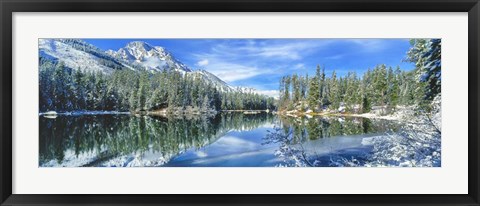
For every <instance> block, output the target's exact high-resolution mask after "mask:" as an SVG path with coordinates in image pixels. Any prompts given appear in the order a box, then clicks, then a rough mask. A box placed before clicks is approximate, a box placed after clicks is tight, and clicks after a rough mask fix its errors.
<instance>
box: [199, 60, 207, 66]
mask: <svg viewBox="0 0 480 206" xmlns="http://www.w3.org/2000/svg"><path fill="white" fill-rule="evenodd" d="M207 65H208V59H203V60H200V61H198V62H197V66H201V67H203V66H207Z"/></svg>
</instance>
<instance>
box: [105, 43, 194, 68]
mask: <svg viewBox="0 0 480 206" xmlns="http://www.w3.org/2000/svg"><path fill="white" fill-rule="evenodd" d="M107 53H108V54H110V55H111V56H113V57H116V58H119V59H122V60H124V61H126V62H128V63H130V64H134V65H139V66H142V67H144V68H146V69H149V70H154V71H162V70H164V69H174V70H175V71H179V72H191V71H192V70H190V69H189V68H188V67H187V65H185V64H183V63H181V62H180V61H178V60H177V59H175V57H173V55H172V54H171V53H170V52H168V51H167V50H166V49H165V48H163V47H159V46H152V45H150V44H148V43H146V42H141V41H133V42H130V43H128V44H127V45H126V46H125V47H123V48H120V49H119V50H118V51H113V50H108V51H107Z"/></svg>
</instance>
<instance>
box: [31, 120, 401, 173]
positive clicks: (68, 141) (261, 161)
mask: <svg viewBox="0 0 480 206" xmlns="http://www.w3.org/2000/svg"><path fill="white" fill-rule="evenodd" d="M39 118H40V122H39V124H40V125H39V126H40V137H39V138H40V139H39V140H40V143H39V166H40V167H275V166H309V163H311V162H310V161H316V165H317V166H323V167H331V166H335V165H334V164H332V161H331V159H332V157H333V158H346V159H351V158H355V159H357V160H360V161H361V160H362V158H365V154H368V153H369V152H371V149H372V148H371V147H372V146H371V145H369V144H366V143H365V142H366V141H365V140H366V139H368V137H373V136H380V135H383V134H385V133H386V132H394V131H396V130H397V128H398V124H397V123H396V122H393V121H388V120H380V119H366V118H356V117H355V118H354V117H323V116H315V117H287V116H280V115H275V114H271V113H266V112H262V113H258V114H244V113H242V112H231V113H227V112H222V113H220V114H217V115H215V116H212V117H202V116H191V117H163V116H135V115H129V114H94V115H58V116H56V118H47V117H44V116H40V117H39ZM299 158H300V160H299Z"/></svg>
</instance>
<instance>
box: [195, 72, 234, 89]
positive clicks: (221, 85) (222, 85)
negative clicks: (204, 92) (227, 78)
mask: <svg viewBox="0 0 480 206" xmlns="http://www.w3.org/2000/svg"><path fill="white" fill-rule="evenodd" d="M189 74H191V75H194V76H195V77H196V78H202V79H203V80H204V81H208V82H210V83H211V84H213V85H214V86H215V88H217V89H218V90H219V91H222V92H233V91H237V90H236V89H235V88H233V87H232V86H230V85H228V84H227V83H226V82H224V81H223V80H221V79H220V78H218V77H217V76H215V75H214V74H212V73H210V72H208V71H205V70H197V71H192V72H189Z"/></svg>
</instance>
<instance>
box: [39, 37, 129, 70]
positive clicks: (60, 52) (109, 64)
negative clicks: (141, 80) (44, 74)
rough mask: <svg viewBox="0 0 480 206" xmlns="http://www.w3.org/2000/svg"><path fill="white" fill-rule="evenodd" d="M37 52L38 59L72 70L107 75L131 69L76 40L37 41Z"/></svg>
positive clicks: (126, 64) (123, 63)
mask: <svg viewBox="0 0 480 206" xmlns="http://www.w3.org/2000/svg"><path fill="white" fill-rule="evenodd" d="M38 50H39V56H40V57H43V58H47V59H50V60H54V61H62V62H63V63H64V64H65V66H67V67H69V68H72V69H82V70H84V71H89V72H97V71H100V72H103V73H107V74H108V73H111V72H112V71H113V70H120V69H125V68H128V69H133V68H132V66H131V65H129V64H128V63H126V62H122V61H121V60H119V59H116V58H114V57H112V56H110V55H108V54H106V53H105V52H104V51H102V50H100V49H99V48H97V47H95V46H93V45H91V44H88V43H86V42H84V41H82V40H78V39H39V41H38Z"/></svg>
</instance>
